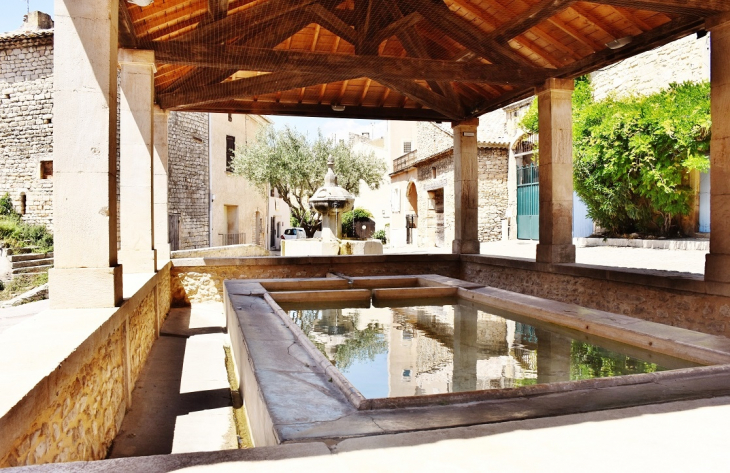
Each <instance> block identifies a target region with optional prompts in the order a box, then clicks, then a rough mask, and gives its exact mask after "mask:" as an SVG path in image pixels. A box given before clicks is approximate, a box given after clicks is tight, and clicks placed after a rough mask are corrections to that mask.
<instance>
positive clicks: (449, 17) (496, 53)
mask: <svg viewBox="0 0 730 473" xmlns="http://www.w3.org/2000/svg"><path fill="white" fill-rule="evenodd" d="M402 1H403V2H404V3H406V4H408V5H409V6H410V7H411V8H412V9H413V10H415V11H418V12H419V13H420V14H421V15H422V16H423V17H424V18H425V19H426V20H427V21H428V22H429V23H431V24H432V25H433V26H435V27H436V28H438V29H439V30H441V31H442V32H444V33H445V34H447V35H448V36H450V37H451V38H452V39H453V40H454V41H456V42H457V43H459V44H461V45H462V46H464V47H465V48H467V49H469V50H471V51H473V52H474V53H475V54H477V55H478V56H481V57H483V58H484V59H486V60H488V61H489V62H491V63H493V64H502V65H508V66H517V65H525V64H527V63H528V60H527V59H525V58H523V57H522V56H520V55H519V54H518V53H517V52H515V51H514V50H512V48H510V47H509V46H503V45H502V44H499V43H498V42H497V41H495V40H494V39H492V38H491V37H490V36H489V35H488V34H487V33H485V32H484V31H482V30H481V29H479V28H478V27H476V26H474V25H473V24H471V23H470V22H468V21H466V20H465V19H463V18H462V17H460V16H459V15H457V14H455V13H454V12H452V11H451V10H449V8H448V7H447V6H446V4H445V3H443V1H442V0H402Z"/></svg>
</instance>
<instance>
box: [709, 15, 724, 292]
mask: <svg viewBox="0 0 730 473" xmlns="http://www.w3.org/2000/svg"><path fill="white" fill-rule="evenodd" d="M712 23H713V22H712V21H710V22H708V27H709V29H710V32H711V34H710V41H711V45H712V47H711V51H712V52H711V56H710V58H711V59H710V60H711V68H710V70H711V81H712V96H711V107H712V143H711V145H710V169H711V172H710V222H711V225H712V231H711V232H710V253H709V254H708V255H707V260H706V262H705V281H708V282H709V281H711V282H715V283H725V284H727V283H730V62H729V61H728V56H727V52H728V48H730V22H723V23H719V24H712Z"/></svg>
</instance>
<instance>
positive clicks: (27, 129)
mask: <svg viewBox="0 0 730 473" xmlns="http://www.w3.org/2000/svg"><path fill="white" fill-rule="evenodd" d="M52 160H53V32H52V31H42V32H34V33H25V34H17V35H5V36H0V196H2V195H5V193H6V192H8V193H9V194H10V197H11V198H12V199H13V203H14V204H15V209H16V210H17V211H18V212H21V213H22V208H21V207H22V204H21V194H24V195H25V213H24V215H23V220H25V221H27V222H29V223H33V224H43V225H47V226H48V227H49V228H52V224H53V202H52V201H53V180H52V179H40V172H41V169H40V167H41V161H52Z"/></svg>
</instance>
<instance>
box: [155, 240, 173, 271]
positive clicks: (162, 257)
mask: <svg viewBox="0 0 730 473" xmlns="http://www.w3.org/2000/svg"><path fill="white" fill-rule="evenodd" d="M155 251H157V271H159V270H161V269H162V268H164V267H165V265H166V264H167V263H169V262H170V244H169V243H166V244H164V245H160V247H159V248H155Z"/></svg>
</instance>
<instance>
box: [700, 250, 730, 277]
mask: <svg viewBox="0 0 730 473" xmlns="http://www.w3.org/2000/svg"><path fill="white" fill-rule="evenodd" d="M710 251H712V249H710ZM705 281H713V282H721V283H730V255H723V254H717V253H714V254H713V253H710V254H708V255H707V256H706V257H705Z"/></svg>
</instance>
